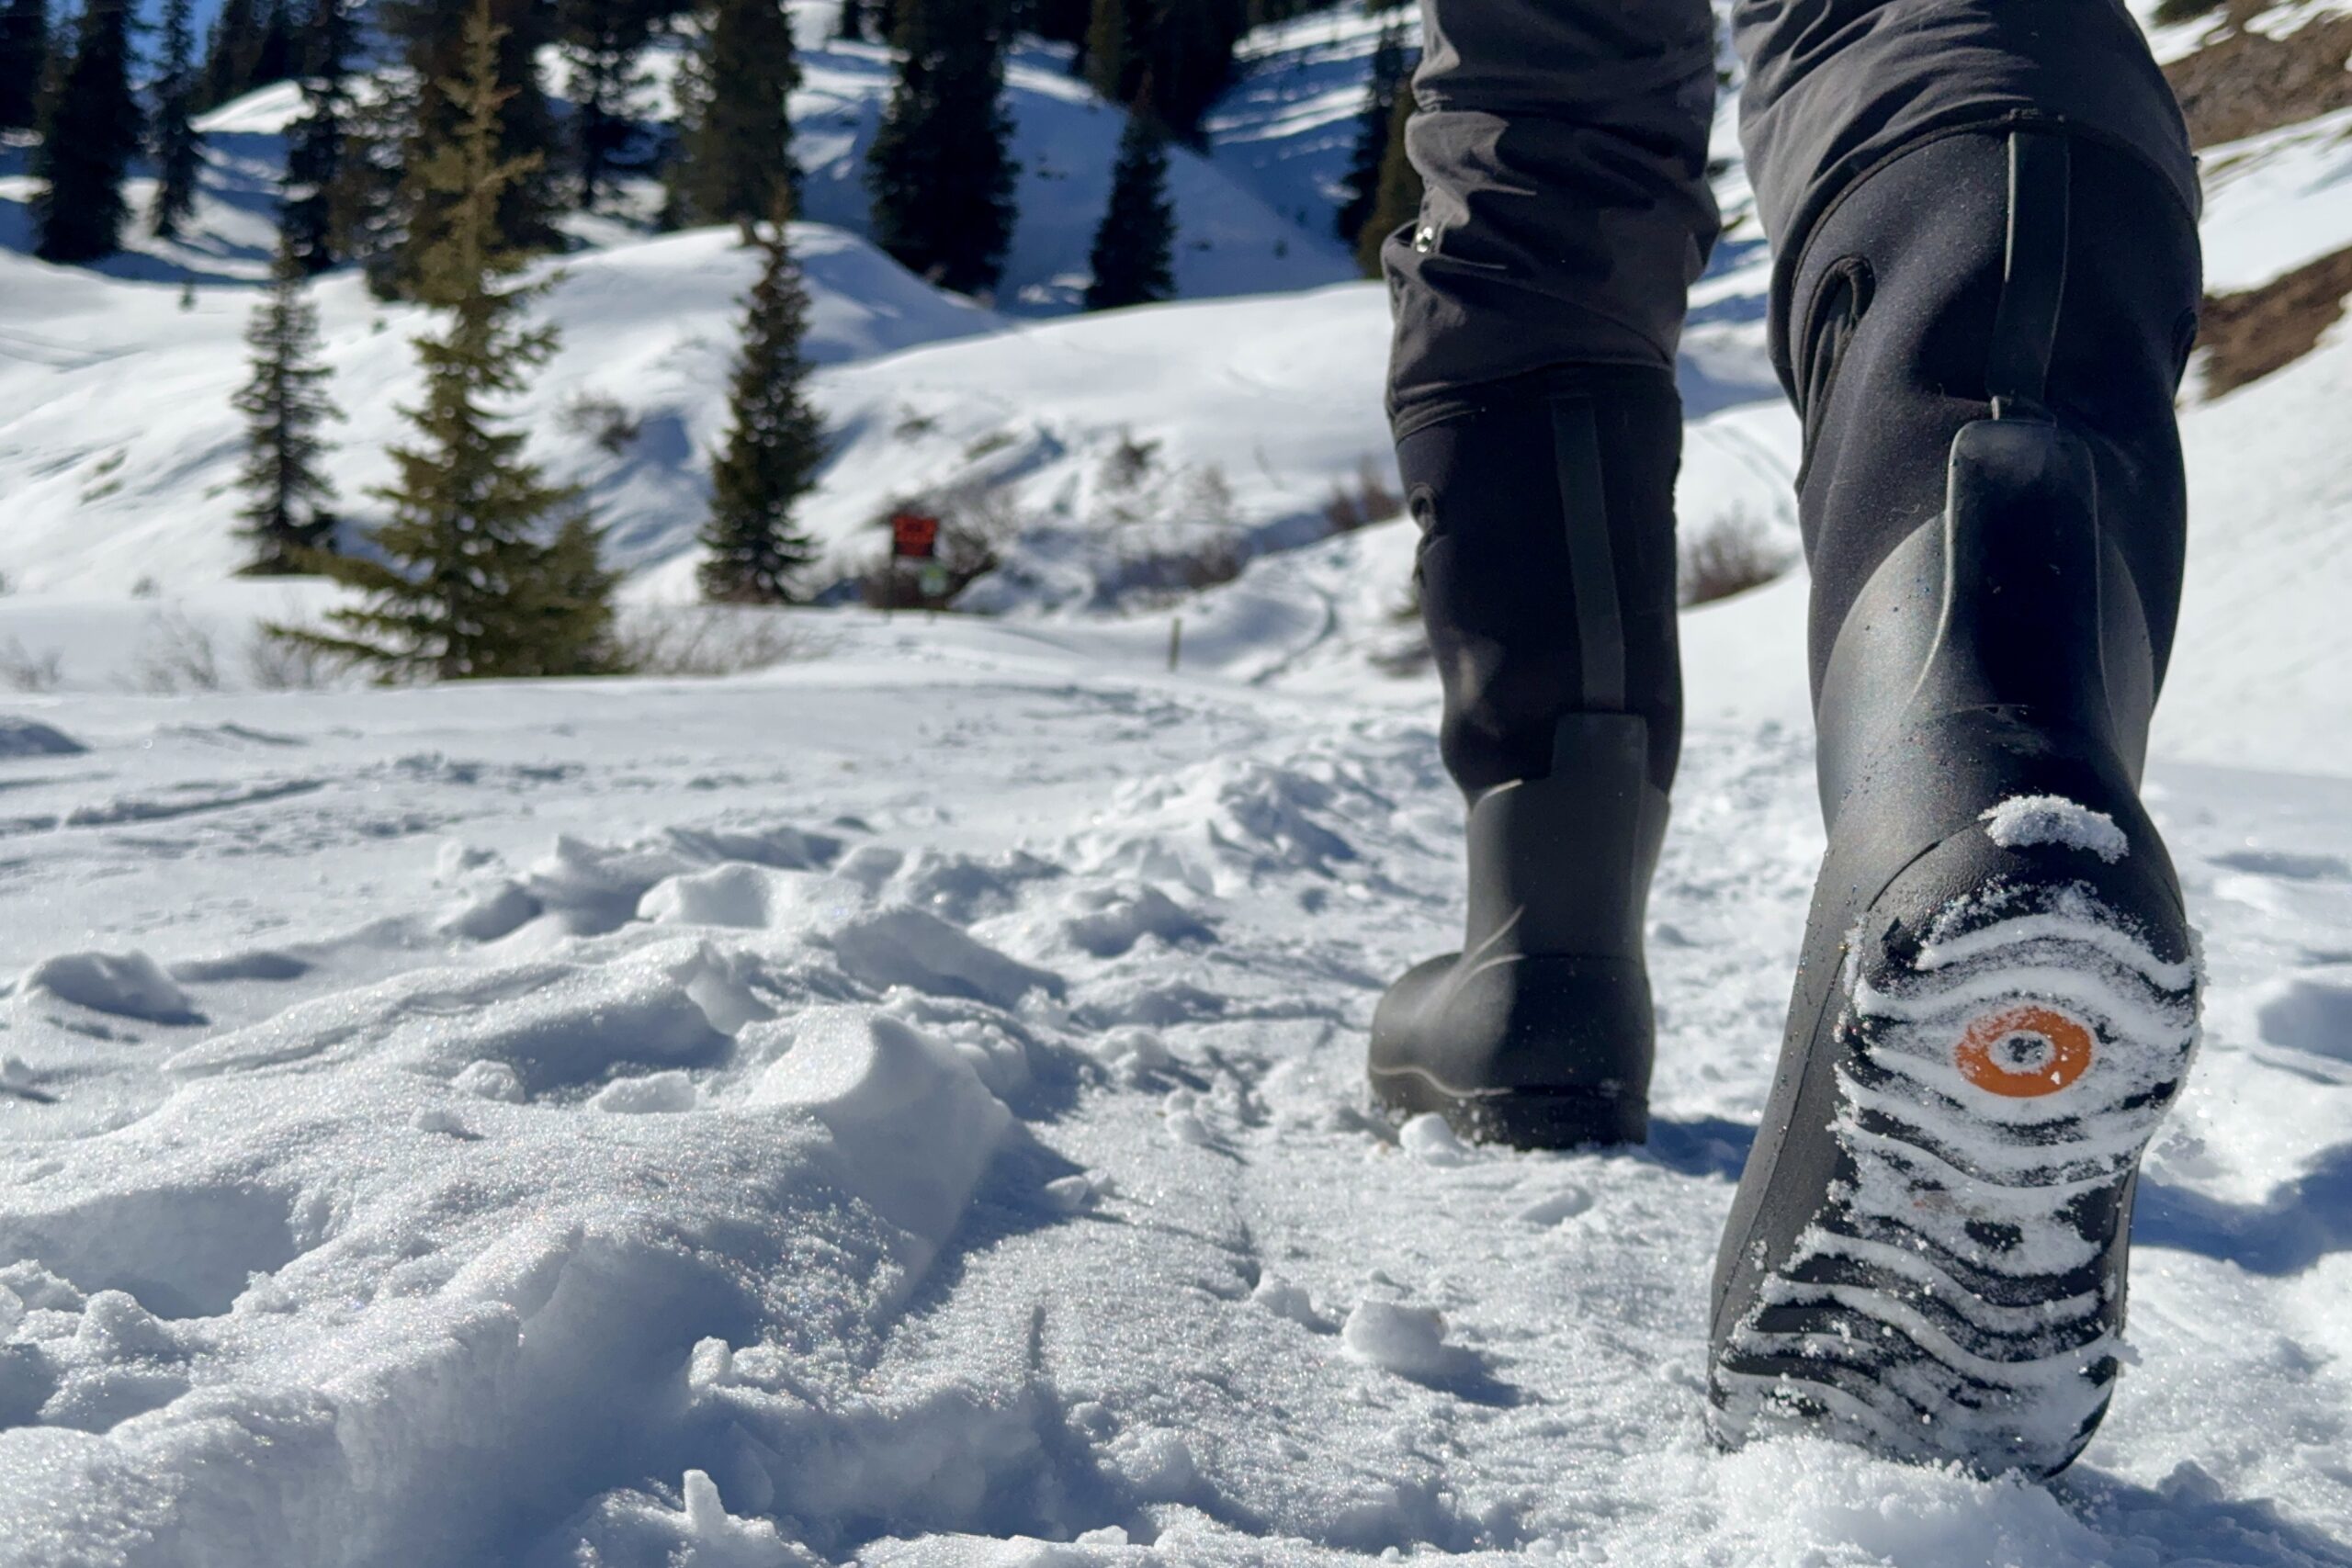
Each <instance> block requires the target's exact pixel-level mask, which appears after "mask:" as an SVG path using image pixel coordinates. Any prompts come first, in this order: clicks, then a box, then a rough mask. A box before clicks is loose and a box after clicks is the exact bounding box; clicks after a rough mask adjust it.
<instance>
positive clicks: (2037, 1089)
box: [1955, 1005, 2093, 1100]
mask: <svg viewBox="0 0 2352 1568" xmlns="http://www.w3.org/2000/svg"><path fill="white" fill-rule="evenodd" d="M2019 1046H2022V1047H2023V1048H2022V1049H2020V1048H2019ZM2043 1047H2046V1048H2047V1049H2046V1051H2044V1050H2043V1049H2041V1048H2043ZM2092 1051H2093V1047H2092V1044H2091V1032H2090V1031H2089V1030H2087V1029H2086V1028H2084V1027H2083V1025H2081V1024H2080V1023H2077V1022H2075V1021H2074V1020H2073V1019H2071V1018H2068V1017H2067V1016H2066V1015H2065V1014H2064V1013H2063V1012H2060V1011H2058V1010H2056V1009H2054V1008H2046V1007H2034V1006H2031V1005H2028V1006H2023V1007H2013V1008H2005V1009H2003V1010H2001V1011H1999V1012H1993V1013H1986V1014H1985V1016H1984V1017H1982V1018H1980V1019H1978V1020H1977V1021H1975V1022H1973V1023H1972V1024H1970V1025H1969V1026H1968V1032H1967V1033H1966V1034H1964V1035H1962V1037H1961V1041H1960V1049H1959V1051H1958V1053H1957V1054H1956V1057H1955V1059H1956V1060H1957V1061H1958V1063H1959V1065H1960V1072H1961V1076H1962V1077H1964V1078H1966V1079H1967V1080H1968V1081H1969V1082H1970V1083H1973V1084H1974V1085H1975V1086H1976V1087H1977V1088H1978V1089H1984V1090H1985V1092H1987V1093H1989V1094H1997V1095H2000V1096H2002V1097H2004V1098H2005V1099H2008V1100H2038V1099H2040V1098H2041V1096H2043V1095H2045V1094H2056V1093H2057V1092H2058V1091H2059V1090H2060V1089H2064V1088H2065V1087H2066V1086H2067V1085H2069V1084H2071V1083H2073V1082H2074V1081H2075V1079H2076V1078H2079V1077H2082V1076H2083V1075H2084V1074H2085V1073H2086V1072H2088V1071H2090V1066H2091V1055H2092ZM2037 1057H2039V1058H2040V1059H2036V1058H2037Z"/></svg>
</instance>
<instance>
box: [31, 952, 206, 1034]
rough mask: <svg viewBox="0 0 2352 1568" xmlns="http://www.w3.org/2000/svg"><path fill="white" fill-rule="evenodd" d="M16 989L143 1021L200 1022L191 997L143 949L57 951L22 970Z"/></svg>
mask: <svg viewBox="0 0 2352 1568" xmlns="http://www.w3.org/2000/svg"><path fill="white" fill-rule="evenodd" d="M17 990H18V991H19V992H20V993H25V992H29V993H36V994H46V995H48V996H51V997H54V998H57V999H58V1000H59V1001H62V1002H66V1003H69V1004H71V1005H72V1006H74V1007H78V1008H87V1009H89V1010H91V1011H92V1012H102V1013H111V1014H113V1015H115V1016H116V1017H119V1018H135V1019H139V1020H141V1021H144V1022H147V1023H198V1022H201V1021H202V1020H201V1019H200V1018H199V1017H198V1014H197V1010H196V1003H195V1001H194V999H193V998H190V997H189V996H188V994H187V992H186V991H184V990H182V989H181V988H180V987H179V985H178V983H177V982H176V981H175V980H174V979H173V978H172V977H171V976H170V975H169V974H167V973H166V972H165V971H164V966H163V965H162V964H158V963H156V962H155V961H154V960H153V959H152V958H150V957H148V956H147V955H146V954H145V953H60V954H58V955H57V956H56V957H54V958H45V959H43V960H41V961H40V963H39V964H34V965H33V966H32V967H31V968H30V969H28V970H27V971H25V974H24V977H23V978H22V979H20V980H18V981H17Z"/></svg>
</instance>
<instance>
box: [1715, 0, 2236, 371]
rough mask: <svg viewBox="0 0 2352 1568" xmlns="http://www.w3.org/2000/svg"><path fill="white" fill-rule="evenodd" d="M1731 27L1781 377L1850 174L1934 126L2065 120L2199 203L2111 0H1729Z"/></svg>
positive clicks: (2162, 99) (1871, 166) (2165, 101)
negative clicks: (1799, 298) (1792, 322)
mask: <svg viewBox="0 0 2352 1568" xmlns="http://www.w3.org/2000/svg"><path fill="white" fill-rule="evenodd" d="M1732 26H1733V31H1734V35H1735V38H1736V41H1737V43H1738V46H1739V51H1740V54H1741V56H1742V57H1743V58H1744V59H1745V60H1746V62H1747V86H1746V88H1745V89H1744V93H1743V96H1742V98H1741V103H1740V134H1741V140H1742V141H1744V142H1745V144H1746V147H1747V174H1748V178H1749V180H1750V181H1751V182H1752V183H1753V185H1754V186H1755V189H1756V199H1757V205H1758V209H1759V210H1760V211H1761V213H1762V216H1763V220H1764V227H1765V231H1766V232H1767V233H1768V234H1770V237H1771V240H1772V243H1773V245H1774V246H1775V247H1776V250H1777V252H1778V262H1779V270H1778V273H1777V275H1776V277H1775V285H1776V287H1775V288H1774V290H1773V295H1774V299H1773V326H1774V333H1773V336H1774V344H1773V347H1774V354H1775V357H1776V358H1777V359H1779V361H1780V363H1781V373H1782V376H1783V378H1786V376H1787V375H1788V364H1789V361H1788V355H1787V344H1786V334H1787V331H1788V326H1789V322H1788V304H1789V301H1788V299H1786V298H1785V297H1786V295H1787V294H1788V292H1789V288H1788V285H1789V282H1790V280H1792V278H1793V277H1794V276H1795V275H1796V271H1797V269H1798V267H1799V266H1800V265H1802V262H1803V257H1804V248H1805V244H1806V241H1807V239H1808V237H1809V236H1810V235H1811V233H1812V231H1813V230H1814V229H1815V226H1816V225H1817V224H1818V223H1819V222H1820V220H1821V219H1822V218H1823V216H1824V215H1825V214H1826V212H1827V210H1828V209H1830V207H1832V206H1833V205H1834V204H1835V203H1836V202H1837V201H1838V200H1839V199H1840V198H1841V197H1843V195H1844V194H1845V193H1846V191H1847V190H1848V189H1849V188H1850V187H1851V186H1853V185H1854V183H1855V182H1856V181H1857V180H1858V179H1860V177H1862V176H1864V175H1869V174H1871V173H1872V172H1873V171H1875V170H1877V169H1879V168H1881V167H1883V166H1884V165H1885V164H1888V163H1889V162H1891V161H1892V160H1893V159H1894V158H1896V157H1899V156H1901V155H1902V154H1903V153H1904V152H1908V151H1912V150H1915V149H1917V148H1919V147H1921V146H1924V145H1925V144H1927V143H1928V142H1929V141H1934V140H1936V139H1938V138H1939V137H1942V136H1947V135H1951V134H1953V133H1955V132H1959V131H1965V130H1972V129H1976V130H1984V129H1994V128H2000V127H2003V126H2006V125H2017V124H2027V125H2032V124H2041V125H2047V126H2050V127H2052V128H2055V129H2064V130H2068V131H2071V132H2074V133H2076V134H2078V135H2081V136H2084V137H2086V138H2088V139H2090V140H2093V141H2101V142H2105V143H2106V144H2108V145H2109V147H2111V148H2113V149H2115V150H2117V151H2119V152H2125V153H2129V154H2132V155H2136V156H2137V157H2138V158H2139V159H2141V160H2142V161H2143V162H2144V163H2145V164H2147V165H2148V166H2149V168H2150V169H2151V170H2153V171H2154V173H2155V175H2157V176H2158V177H2159V178H2160V179H2161V180H2163V181H2164V182H2165V184H2166V185H2168V186H2170V187H2171V189H2172V192H2173V194H2174V196H2175V197H2177V200H2178V202H2179V203H2180V205H2181V206H2182V207H2184V208H2185V209H2188V211H2189V212H2191V213H2194V212H2195V211H2196V210H2197V207H2198V202H2199V196H2198V184H2197V164H2196V160H2195V159H2194V158H2193V157H2192V156H2191V155H2190V152H2189V148H2188V130H2187V129H2186V127H2185V126H2184V125H2183V123H2182V121H2181V116H2180V107H2179V105H2178V104H2177V102H2176V101H2175V99H2174V97H2173V95H2172V89H2171V88H2170V87H2169V86H2168V85H2166V84H2165V79H2164V75H2163V73H2162V72H2160V71H2159V70H2157V68H2156V63H2155V61H2154V58H2153V57H2152V56H2151V55H2150V54H2149V51H2148V45H2147V40H2146V39H2145V38H2144V37H2143V35H2142V34H2141V31H2140V28H2139V26H2138V25H2137V24H2136V23H2135V22H2133V21H2132V19H2131V15H2130V14H2129V13H2128V12H2127V11H2126V10H2125V9H2124V7H2123V6H2122V4H2121V3H2120V0H1738V4H1737V5H1736V6H1735V7H1734V9H1733V13H1732ZM1790 390H1791V391H1792V393H1794V392H1795V391H1796V388H1795V387H1794V386H1793V385H1792V387H1791V388H1790Z"/></svg>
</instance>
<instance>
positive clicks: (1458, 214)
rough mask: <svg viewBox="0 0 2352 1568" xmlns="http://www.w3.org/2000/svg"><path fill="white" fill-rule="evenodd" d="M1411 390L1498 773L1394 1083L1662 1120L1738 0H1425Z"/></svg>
mask: <svg viewBox="0 0 2352 1568" xmlns="http://www.w3.org/2000/svg"><path fill="white" fill-rule="evenodd" d="M1422 14H1423V17H1424V20H1425V23H1426V27H1427V33H1426V38H1427V54H1426V59H1425V62H1424V64H1423V67H1422V70H1421V72H1420V73H1419V78H1418V80H1417V83H1416V91H1417V96H1418V98H1419V111H1420V112H1419V114H1417V115H1416V116H1415V117H1414V118H1413V119H1412V121H1411V122H1410V129H1409V130H1408V133H1407V134H1408V146H1409V150H1410V152H1411V153H1412V156H1413V160H1414V163H1415V164H1416V166H1417V167H1418V168H1419V171H1420V173H1421V175H1422V179H1423V181H1424V184H1425V187H1426V191H1427V195H1426V197H1425V200H1424V203H1423V206H1422V210H1421V215H1420V219H1419V222H1418V223H1416V224H1415V225H1413V226H1411V227H1409V228H1408V229H1406V230H1403V231H1400V232H1399V233H1397V235H1396V236H1394V237H1392V239H1391V240H1390V241H1389V243H1388V245H1387V247H1386V253H1385V254H1386V261H1387V266H1388V274H1389V277H1390V281H1391V286H1392V290H1393V293H1394V296H1395V302H1396V308H1397V347H1396V357H1395V363H1394V368H1393V376H1392V382H1391V394H1390V405H1391V411H1392V413H1393V415H1394V418H1395V423H1396V430H1397V453H1398V462H1399V465H1400V468H1401V469H1402V473H1403V478H1404V483H1405V487H1406V493H1407V497H1408V503H1409V504H1410V506H1411V508H1412V511H1413V514H1414V516H1415V518H1416V520H1417V521H1418V522H1419V525H1420V528H1421V531H1422V539H1421V544H1420V552H1419V570H1418V574H1417V575H1418V581H1419V588H1420V594H1421V608H1422V613H1423V615H1424V618H1425V620H1426V621H1427V624H1428V626H1429V632H1430V647H1431V649H1432V651H1433V652H1434V654H1435V657H1436V661H1437V666H1438V673H1439V676H1440V680H1441V682H1442V687H1443V691H1444V699H1445V709H1444V717H1443V722H1442V754H1443V758H1444V761H1445V764H1446V766H1447V768H1448V769H1449V771H1450V772H1451V773H1452V774H1453V778H1454V779H1455V781H1456V782H1457V783H1458V784H1460V785H1461V787H1462V789H1463V791H1464V795H1466V796H1467V798H1468V802H1469V811H1470V824H1469V859H1470V901H1469V903H1470V908H1469V922H1468V926H1469V929H1468V934H1467V938H1466V941H1465V944H1464V952H1465V953H1467V954H1468V956H1467V957H1466V958H1464V957H1461V956H1459V955H1453V954H1449V955H1447V956H1446V957H1444V958H1442V959H1437V960H1433V961H1431V962H1430V963H1429V964H1423V965H1421V966H1420V967H1419V968H1418V969H1416V970H1415V971H1414V972H1413V973H1412V974H1411V975H1409V976H1407V977H1406V978H1405V979H1404V980H1402V981H1400V982H1399V983H1398V985H1397V987H1395V988H1394V989H1392V990H1391V992H1390V993H1389V995H1388V996H1387V998H1385V1000H1384V1001H1383V1003H1382V1006H1381V1008H1380V1010H1379V1013H1378V1015H1377V1016H1376V1018H1375V1019H1374V1027H1373V1039H1372V1045H1371V1062H1370V1067H1371V1077H1372V1082H1373V1086H1374V1091H1375V1092H1376V1093H1377V1094H1378V1095H1379V1097H1380V1098H1381V1099H1382V1100H1384V1101H1385V1103H1387V1104H1389V1105H1390V1106H1392V1107H1394V1108H1396V1109H1398V1110H1401V1111H1438V1112H1442V1113H1443V1114H1444V1115H1446V1116H1447V1117H1448V1118H1449V1120H1451V1121H1452V1122H1453V1123H1454V1125H1455V1126H1457V1127H1458V1128H1460V1129H1461V1130H1462V1131H1463V1132H1464V1133H1465V1134H1469V1135H1471V1136H1474V1137H1482V1138H1493V1139H1497V1140H1500V1141H1505V1142H1511V1143H1519V1144H1531V1145H1554V1144H1568V1143H1582V1142H1593V1141H1613V1140H1620V1139H1638V1138H1640V1137H1641V1136H1642V1135H1643V1132H1644V1129H1645V1122H1646V1103H1645V1101H1646V1093H1647V1086H1648V1078H1649V1057H1650V1046H1651V1040H1650V1035H1651V1018H1650V1001H1649V990H1648V984H1647V980H1646V977H1645V973H1644V970H1643V966H1642V954H1641V940H1642V910H1643V905H1644V902H1645V899H1646V897H1647V894H1648V886H1649V879H1650V874H1651V870H1652V868H1653V866H1654V865H1655V863H1656V861H1657V851H1658V843H1659V840H1660V838H1661V836H1662V834H1663V832H1664V829H1665V822H1666V792H1667V790H1668V787H1669V786H1670V785H1671V784H1672V782H1673V776H1674V769H1675V763H1676V760H1677V756H1678V753H1679V747H1680V741H1681V685H1680V671H1679V665H1678V661H1677V649H1676V642H1675V621H1674V615H1675V549H1674V513H1673V501H1674V480H1675V475H1676V470H1677V468H1678V467H1679V462H1680V452H1681V438H1682V415H1681V406H1680V402H1679V398H1678V397H1677V394H1676V391H1675V384H1674V362H1675V352H1676V347H1677V344H1678V340H1679V336H1680V333H1681V328H1682V319H1683V313H1684V309H1685V296H1686V293H1687V290H1688V288H1689V286H1690V284H1691V281H1692V280H1693V279H1695V278H1696V277H1697V276H1698V274H1699V272H1700V271H1701V269H1702V267H1703V265H1704V264H1705V261H1706V257H1707V254H1708V252H1709V251H1710V249H1711V248H1712V246H1713V243H1714V237H1715V227H1716V219H1715V209H1714V202H1713V197H1712V195H1711V194H1710V192H1709V189H1708V186H1707V184H1706V153H1707V137H1708V130H1709V125H1710V121H1711V118H1712V114H1713V98H1714V27H1713V16H1712V14H1711V12H1710V10H1709V7H1708V6H1707V4H1706V0H1630V3H1625V4H1610V5H1601V4H1594V3H1589V0H1573V3H1572V0H1423V7H1422Z"/></svg>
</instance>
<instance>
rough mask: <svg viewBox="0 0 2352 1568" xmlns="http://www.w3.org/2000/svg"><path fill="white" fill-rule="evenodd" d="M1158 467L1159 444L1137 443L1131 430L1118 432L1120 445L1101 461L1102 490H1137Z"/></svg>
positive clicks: (1151, 442)
mask: <svg viewBox="0 0 2352 1568" xmlns="http://www.w3.org/2000/svg"><path fill="white" fill-rule="evenodd" d="M1158 467H1159V442H1157V441H1138V440H1137V439H1136V433H1135V432H1134V431H1132V430H1125V429H1123V430H1121V431H1120V432H1119V444H1118V445H1117V446H1114V447H1112V448H1111V452H1110V455H1109V456H1108V457H1104V458H1103V489H1105V490H1109V491H1132V490H1137V489H1140V488H1141V487H1142V485H1143V481H1144V480H1146V479H1149V478H1150V477H1151V471H1152V470H1153V469H1154V468H1158Z"/></svg>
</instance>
